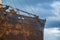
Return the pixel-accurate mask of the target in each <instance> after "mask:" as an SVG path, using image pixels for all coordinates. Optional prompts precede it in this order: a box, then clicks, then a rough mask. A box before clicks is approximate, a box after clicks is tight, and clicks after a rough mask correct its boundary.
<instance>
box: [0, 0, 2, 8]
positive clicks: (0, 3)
mask: <svg viewBox="0 0 60 40" xmlns="http://www.w3.org/2000/svg"><path fill="white" fill-rule="evenodd" d="M0 8H2V0H0Z"/></svg>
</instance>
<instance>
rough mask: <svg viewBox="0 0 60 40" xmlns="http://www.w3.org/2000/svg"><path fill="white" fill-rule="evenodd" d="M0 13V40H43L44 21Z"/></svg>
mask: <svg viewBox="0 0 60 40" xmlns="http://www.w3.org/2000/svg"><path fill="white" fill-rule="evenodd" d="M5 13H7V12H1V11H0V40H43V29H44V24H45V20H41V19H38V18H36V17H33V18H32V17H28V16H21V15H18V14H11V13H7V14H5Z"/></svg>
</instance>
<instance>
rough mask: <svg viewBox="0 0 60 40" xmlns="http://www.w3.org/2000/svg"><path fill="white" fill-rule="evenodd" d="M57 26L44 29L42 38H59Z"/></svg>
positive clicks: (45, 39)
mask: <svg viewBox="0 0 60 40" xmlns="http://www.w3.org/2000/svg"><path fill="white" fill-rule="evenodd" d="M58 29H59V28H48V29H46V28H45V29H44V40H60V39H59V37H60V30H58Z"/></svg>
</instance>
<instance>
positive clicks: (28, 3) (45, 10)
mask: <svg viewBox="0 0 60 40" xmlns="http://www.w3.org/2000/svg"><path fill="white" fill-rule="evenodd" d="M3 4H5V5H6V4H7V5H10V6H12V7H14V8H19V9H22V10H24V11H27V12H29V13H33V14H36V15H38V16H39V18H40V19H46V24H45V29H44V40H59V39H60V38H59V37H60V36H59V35H60V0H3Z"/></svg>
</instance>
